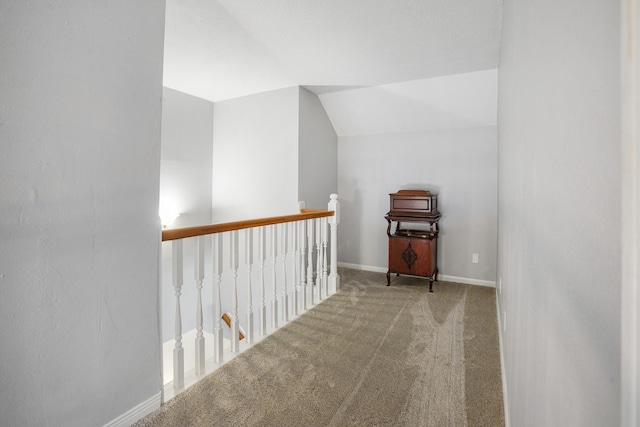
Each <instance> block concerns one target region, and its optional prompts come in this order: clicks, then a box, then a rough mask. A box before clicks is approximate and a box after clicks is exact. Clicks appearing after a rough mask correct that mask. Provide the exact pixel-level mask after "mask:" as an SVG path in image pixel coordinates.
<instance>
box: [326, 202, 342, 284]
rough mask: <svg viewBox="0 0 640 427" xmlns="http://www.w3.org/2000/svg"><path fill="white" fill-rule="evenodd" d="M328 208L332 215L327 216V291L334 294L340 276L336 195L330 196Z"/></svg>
mask: <svg viewBox="0 0 640 427" xmlns="http://www.w3.org/2000/svg"><path fill="white" fill-rule="evenodd" d="M330 198H331V200H330V201H329V207H328V209H329V210H330V211H333V212H334V214H333V216H330V217H329V225H330V227H331V242H330V244H331V272H330V274H329V293H330V294H334V293H335V292H337V291H338V289H340V276H338V224H339V223H340V202H338V195H337V194H335V193H334V194H332V195H331V196H330Z"/></svg>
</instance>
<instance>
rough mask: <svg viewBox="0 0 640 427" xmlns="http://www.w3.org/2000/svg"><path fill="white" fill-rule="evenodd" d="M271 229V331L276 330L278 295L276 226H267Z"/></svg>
mask: <svg viewBox="0 0 640 427" xmlns="http://www.w3.org/2000/svg"><path fill="white" fill-rule="evenodd" d="M269 228H270V229H271V233H269V234H270V237H271V264H272V266H273V268H272V270H271V286H272V294H271V327H273V329H277V328H278V294H277V284H276V268H277V267H276V259H277V257H278V233H277V228H276V225H275V224H274V225H271V226H269Z"/></svg>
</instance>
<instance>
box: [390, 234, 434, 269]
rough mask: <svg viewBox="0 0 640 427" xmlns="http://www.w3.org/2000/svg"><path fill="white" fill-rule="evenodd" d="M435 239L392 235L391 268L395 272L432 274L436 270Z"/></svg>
mask: <svg viewBox="0 0 640 427" xmlns="http://www.w3.org/2000/svg"><path fill="white" fill-rule="evenodd" d="M434 245H435V240H430V239H416V238H410V237H398V236H391V237H390V238H389V270H390V271H391V272H393V273H400V274H411V275H415V276H431V275H432V274H433V272H434V271H433V270H434V262H433V261H434V255H435V247H434Z"/></svg>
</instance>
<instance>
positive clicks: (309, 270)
mask: <svg viewBox="0 0 640 427" xmlns="http://www.w3.org/2000/svg"><path fill="white" fill-rule="evenodd" d="M313 235H314V234H313V220H312V219H308V220H307V246H308V248H307V249H308V252H309V254H308V256H309V262H308V263H307V288H308V290H307V292H308V293H309V298H310V299H311V305H314V304H315V303H316V298H315V295H316V292H315V284H314V282H313Z"/></svg>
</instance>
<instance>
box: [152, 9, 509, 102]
mask: <svg viewBox="0 0 640 427" xmlns="http://www.w3.org/2000/svg"><path fill="white" fill-rule="evenodd" d="M501 15H502V0H266V1H265V0H208V1H205V0H167V13H166V34H165V65H164V85H165V86H167V87H170V88H172V89H176V90H178V91H181V92H185V93H189V94H192V95H195V96H198V97H201V98H205V99H208V100H211V101H220V100H224V99H230V98H236V97H240V96H244V95H249V94H253V93H259V92H265V91H269V90H273V89H279V88H283V87H289V86H297V85H300V86H305V87H307V88H308V89H309V90H312V91H314V92H316V93H318V94H324V93H331V92H335V91H340V90H345V89H354V88H358V87H369V86H379V85H386V84H392V83H398V82H406V81H413V80H419V79H425V78H430V77H437V76H446V75H452V74H460V73H468V72H472V71H479V70H488V69H495V68H497V65H498V49H499V43H500V22H501Z"/></svg>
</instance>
